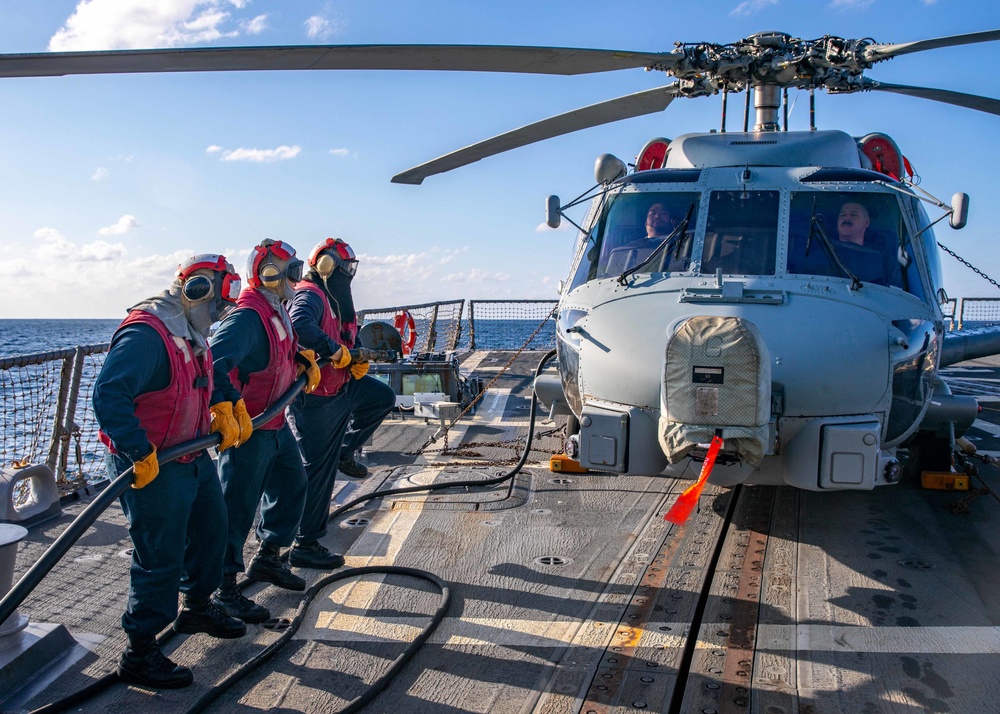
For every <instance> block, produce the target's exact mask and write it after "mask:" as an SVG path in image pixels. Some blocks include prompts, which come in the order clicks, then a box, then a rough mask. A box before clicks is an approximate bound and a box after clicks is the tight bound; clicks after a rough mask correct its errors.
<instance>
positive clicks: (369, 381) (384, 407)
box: [338, 375, 396, 457]
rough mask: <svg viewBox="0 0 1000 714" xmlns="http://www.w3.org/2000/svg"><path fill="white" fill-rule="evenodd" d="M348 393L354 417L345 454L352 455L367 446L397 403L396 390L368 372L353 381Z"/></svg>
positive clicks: (349, 429)
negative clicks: (366, 443) (370, 375)
mask: <svg viewBox="0 0 1000 714" xmlns="http://www.w3.org/2000/svg"><path fill="white" fill-rule="evenodd" d="M338 396H339V395H338ZM344 396H345V398H346V399H347V400H348V401H349V402H350V403H351V416H352V417H353V420H352V422H351V425H350V426H349V427H348V431H347V436H345V437H344V447H343V454H344V456H345V457H348V456H351V455H352V454H354V452H355V451H357V450H358V449H360V448H361V447H362V446H364V444H365V442H366V441H368V440H369V439H370V438H371V436H372V434H374V433H375V430H376V429H378V427H379V424H381V423H382V420H383V419H385V417H386V415H387V414H388V413H389V412H391V411H392V409H393V407H395V406H396V393H395V392H393V391H392V387H390V386H389V385H388V384H386V383H385V382H383V381H381V380H380V379H376V378H375V377H369V376H368V375H365V376H364V377H362V378H361V379H359V380H357V381H352V382H351V383H350V384H349V385H348V390H347V394H345V395H344Z"/></svg>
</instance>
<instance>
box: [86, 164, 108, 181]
mask: <svg viewBox="0 0 1000 714" xmlns="http://www.w3.org/2000/svg"><path fill="white" fill-rule="evenodd" d="M110 175H111V172H110V171H108V170H107V169H106V168H104V167H103V166H98V167H97V168H96V169H95V170H94V175H93V176H91V177H90V180H91V181H103V180H104V179H106V178H107V177H108V176H110Z"/></svg>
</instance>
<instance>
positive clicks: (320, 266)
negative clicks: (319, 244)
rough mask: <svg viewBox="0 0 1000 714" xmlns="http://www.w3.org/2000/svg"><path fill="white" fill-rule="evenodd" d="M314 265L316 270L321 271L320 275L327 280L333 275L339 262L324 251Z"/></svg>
mask: <svg viewBox="0 0 1000 714" xmlns="http://www.w3.org/2000/svg"><path fill="white" fill-rule="evenodd" d="M314 267H315V268H316V272H317V273H319V276H320V277H321V278H323V279H324V280H326V279H327V278H329V277H330V276H331V275H333V271H334V270H336V269H337V262H336V261H335V260H334V259H333V258H332V257H331V256H330V254H329V253H323V254H322V255H321V256H319V258H317V259H316V263H315V264H314Z"/></svg>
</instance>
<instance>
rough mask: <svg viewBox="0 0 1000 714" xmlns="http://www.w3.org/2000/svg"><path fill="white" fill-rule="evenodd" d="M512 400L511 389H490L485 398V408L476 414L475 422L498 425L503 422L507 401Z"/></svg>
mask: <svg viewBox="0 0 1000 714" xmlns="http://www.w3.org/2000/svg"><path fill="white" fill-rule="evenodd" d="M509 398H510V389H507V388H504V389H497V388H493V389H490V390H489V391H488V392H487V393H486V396H485V397H484V398H483V406H481V407H480V408H479V411H477V412H476V418H475V420H476V421H478V422H484V421H485V422H487V423H490V424H497V423H499V422H501V421H503V410H504V409H505V408H506V407H507V400H508V399H509Z"/></svg>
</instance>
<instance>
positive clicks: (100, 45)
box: [49, 0, 265, 52]
mask: <svg viewBox="0 0 1000 714" xmlns="http://www.w3.org/2000/svg"><path fill="white" fill-rule="evenodd" d="M247 4H248V0H158V1H157V2H150V0H80V2H79V3H78V4H77V6H76V9H75V10H74V12H73V14H72V15H70V17H69V18H68V19H67V20H66V22H65V23H64V24H63V26H62V27H61V28H59V30H58V31H57V32H56V33H55V35H53V36H52V38H51V39H50V40H49V49H50V50H52V51H55V52H58V51H73V50H120V49H134V48H147V47H177V46H183V45H192V44H197V43H206V42H213V41H215V40H219V39H224V38H233V37H238V36H239V35H240V30H241V29H242V31H243V32H246V33H250V34H257V33H258V32H260V31H262V30H263V28H264V20H263V18H264V17H265V16H264V15H261V16H258V17H255V18H253V19H251V20H249V21H246V22H237V21H235V20H233V18H232V16H231V13H230V12H229V10H230V9H236V10H242V9H243V8H245V7H246V6H247Z"/></svg>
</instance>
